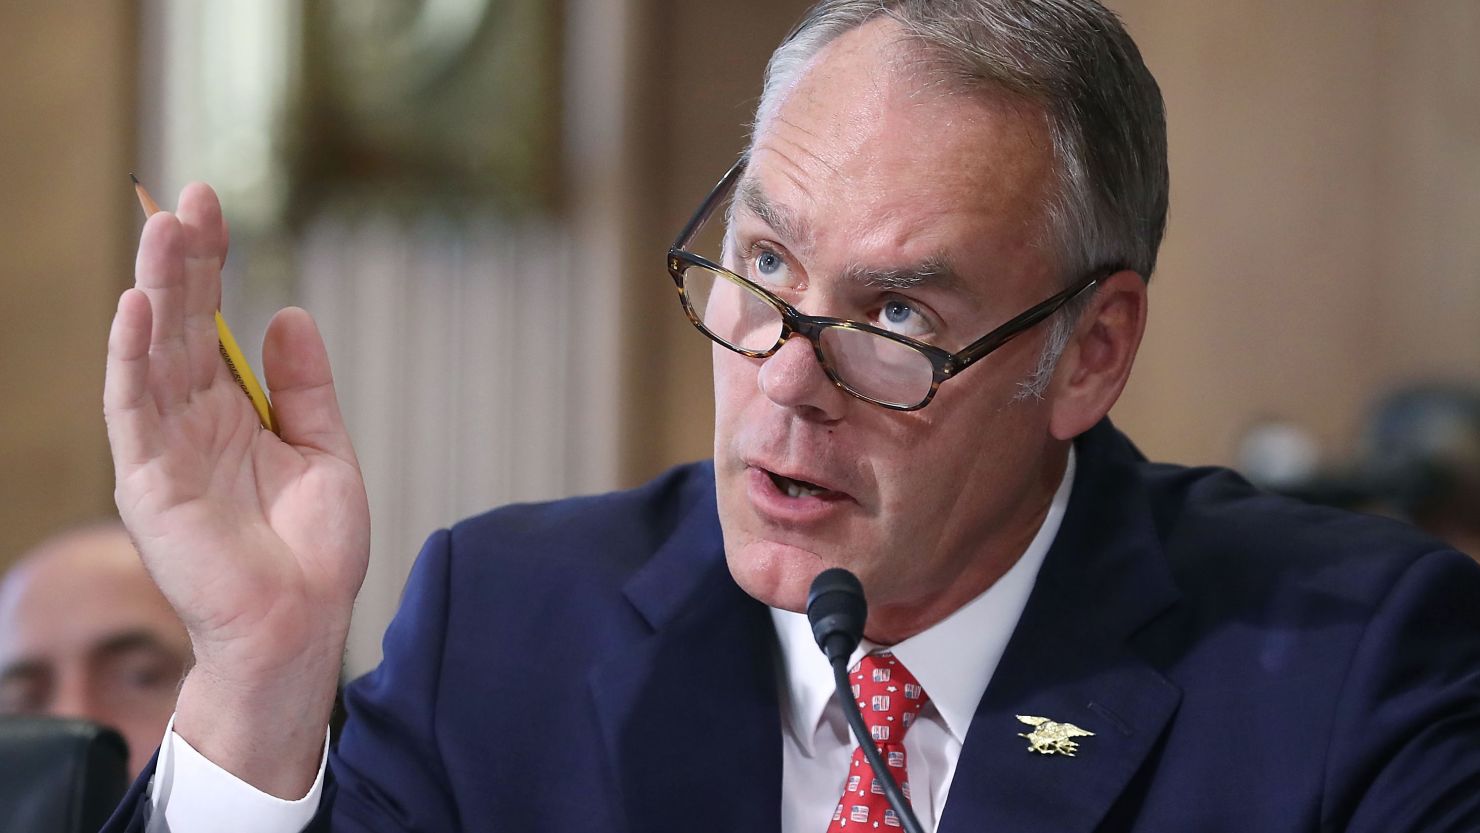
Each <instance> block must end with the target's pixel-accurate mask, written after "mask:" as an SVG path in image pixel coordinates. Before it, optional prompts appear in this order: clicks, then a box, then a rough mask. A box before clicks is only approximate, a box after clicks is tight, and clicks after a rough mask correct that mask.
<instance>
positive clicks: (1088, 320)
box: [1049, 270, 1146, 440]
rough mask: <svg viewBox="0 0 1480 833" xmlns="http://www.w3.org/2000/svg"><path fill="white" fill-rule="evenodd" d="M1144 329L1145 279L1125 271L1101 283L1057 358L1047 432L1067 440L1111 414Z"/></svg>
mask: <svg viewBox="0 0 1480 833" xmlns="http://www.w3.org/2000/svg"><path fill="white" fill-rule="evenodd" d="M1145 331H1146V282H1145V281H1144V280H1142V279H1141V276H1140V275H1138V274H1136V273H1135V272H1131V271H1129V270H1122V271H1120V272H1116V273H1115V274H1113V275H1111V276H1110V277H1108V278H1105V279H1104V280H1102V281H1100V283H1099V285H1098V286H1097V287H1096V291H1095V294H1094V296H1093V297H1092V298H1091V299H1090V302H1089V306H1088V307H1087V308H1086V309H1085V311H1084V312H1083V314H1081V315H1080V318H1079V323H1078V325H1077V326H1075V328H1074V335H1073V337H1071V338H1070V339H1069V343H1068V344H1067V345H1065V347H1064V353H1063V355H1062V356H1060V357H1059V363H1058V368H1057V369H1056V370H1055V371H1054V375H1053V382H1052V383H1051V385H1050V397H1049V401H1050V406H1049V407H1050V411H1049V431H1050V433H1052V434H1053V436H1054V438H1055V439H1059V440H1070V439H1073V438H1074V437H1077V436H1079V435H1080V434H1082V433H1084V432H1085V431H1088V430H1089V429H1090V428H1091V427H1093V426H1094V424H1095V423H1097V422H1099V421H1100V420H1101V419H1103V418H1104V416H1105V414H1107V413H1109V412H1110V406H1111V405H1114V404H1115V400H1117V399H1119V398H1120V392H1121V391H1122V390H1124V389H1125V382H1126V379H1128V378H1130V375H1131V365H1132V363H1134V362H1135V359H1136V350H1137V349H1139V348H1140V346H1141V335H1142V334H1143V333H1144V332H1145Z"/></svg>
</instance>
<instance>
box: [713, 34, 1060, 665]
mask: <svg viewBox="0 0 1480 833" xmlns="http://www.w3.org/2000/svg"><path fill="white" fill-rule="evenodd" d="M912 49H913V47H911V46H910V45H909V44H908V42H906V41H903V40H901V38H900V32H899V30H898V28H897V27H896V25H895V24H893V23H892V22H889V21H884V20H880V21H876V22H873V23H870V24H866V25H865V26H863V27H860V28H858V29H856V30H853V31H852V32H850V33H848V34H846V35H844V36H843V37H841V38H839V39H838V40H837V41H834V42H833V43H832V44H830V45H829V46H828V47H827V48H826V49H825V50H824V51H823V52H822V53H821V55H820V56H819V57H818V58H817V60H816V61H815V62H814V63H813V65H812V66H811V68H810V69H808V70H807V71H806V72H805V74H804V75H803V77H802V79H801V81H800V82H799V83H798V85H797V86H796V87H795V88H794V89H793V90H792V91H791V92H790V93H789V94H788V95H787V96H786V98H785V100H784V102H783V104H782V105H781V107H780V108H779V110H778V111H777V113H776V115H775V117H774V118H773V119H772V120H770V121H769V122H768V123H766V124H764V125H762V126H761V130H760V132H759V135H758V137H757V140H756V143H755V146H754V147H753V149H752V154H751V159H750V162H749V165H748V168H747V170H746V173H745V176H744V179H743V180H742V181H741V183H740V185H739V187H738V188H737V191H736V194H737V196H736V205H735V208H734V222H733V224H732V226H731V227H730V229H729V232H728V238H727V245H726V258H727V263H726V265H727V266H729V267H730V268H731V269H733V270H734V271H736V272H738V273H740V274H741V275H744V276H746V277H748V278H750V279H751V280H753V281H755V282H757V283H759V284H761V285H763V286H766V287H768V288H770V289H771V290H773V291H774V292H776V294H778V295H780V296H781V297H782V298H784V299H786V300H787V301H789V302H790V303H791V304H793V305H794V306H795V307H797V308H798V309H799V310H801V311H802V312H804V313H809V314H813V315H827V316H834V317H838V318H849V319H854V320H859V321H865V322H868V323H871V324H874V325H876V326H881V327H886V328H888V329H892V330H895V331H897V332H900V333H903V334H905V335H909V336H912V337H916V338H919V339H921V340H923V341H927V342H930V343H932V344H935V345H938V346H940V347H943V348H945V349H947V350H950V351H952V352H954V351H957V350H960V349H961V348H962V347H964V346H966V345H967V344H969V343H970V342H971V341H973V340H975V339H977V338H978V337H980V336H982V335H984V334H985V333H987V332H988V331H990V330H991V329H992V328H994V327H996V326H997V325H999V324H1002V323H1004V322H1005V321H1007V320H1008V319H1010V318H1011V317H1012V316H1014V315H1016V314H1017V313H1019V312H1021V311H1023V310H1024V309H1026V308H1028V307H1029V306H1032V305H1033V304H1035V303H1037V302H1039V301H1041V300H1043V299H1044V298H1046V297H1048V296H1049V295H1051V294H1052V293H1053V292H1055V291H1057V290H1058V289H1059V288H1060V287H1061V284H1060V282H1059V280H1060V276H1059V275H1058V274H1057V272H1056V271H1055V267H1054V261H1053V256H1052V253H1051V251H1050V250H1049V248H1048V246H1047V244H1046V242H1045V236H1044V234H1043V230H1044V228H1045V222H1046V221H1045V210H1044V206H1045V195H1046V193H1048V189H1049V187H1050V183H1051V177H1052V168H1051V160H1052V156H1051V145H1050V140H1049V136H1048V132H1047V128H1046V124H1045V122H1044V120H1043V119H1042V116H1041V114H1040V113H1038V112H1036V111H1034V110H1033V109H1032V108H1028V107H1025V106H1022V105H1014V104H1012V103H1009V102H1006V101H988V100H984V99H983V98H980V97H976V96H968V95H964V94H959V93H956V92H953V91H949V90H947V89H946V88H944V87H943V86H942V85H940V84H937V83H932V82H931V80H930V79H929V78H928V77H927V76H925V75H923V74H919V73H918V72H917V70H915V69H912V68H911V67H912V64H911V61H912V59H914V60H915V62H916V65H918V58H919V55H918V52H917V51H916V52H915V53H914V54H913V55H912V54H911V50H912ZM870 275H871V276H872V278H869V277H865V276H870ZM1046 331H1047V329H1046V327H1039V328H1036V329H1034V330H1032V331H1030V332H1029V333H1027V334H1025V335H1024V336H1023V337H1021V338H1019V339H1017V340H1015V341H1013V342H1011V343H1009V344H1008V345H1007V346H1005V347H1003V348H1002V349H1000V350H999V351H997V352H995V353H993V354H992V355H991V356H990V357H988V358H987V359H985V360H983V361H982V362H980V363H979V364H977V365H975V366H973V367H972V368H971V369H970V370H968V371H967V372H966V373H965V374H964V375H963V376H962V377H961V378H960V379H957V380H954V381H951V382H949V383H948V384H945V385H944V386H942V387H941V389H940V391H939V393H938V394H937V395H936V397H935V399H934V400H933V401H932V402H931V404H930V405H928V406H927V407H926V408H924V409H923V410H920V411H915V412H907V413H906V412H895V411H889V410H886V409H884V408H881V407H879V406H877V405H873V404H870V403H867V402H864V401H862V400H859V399H856V398H854V397H852V396H850V395H848V394H847V393H845V392H843V391H841V390H839V389H838V388H836V387H835V386H833V385H832V384H831V382H830V381H829V380H828V379H827V378H826V377H825V376H824V374H823V371H822V368H821V367H820V366H819V364H818V362H817V360H816V358H815V356H814V354H813V351H812V348H811V345H810V344H808V343H806V341H805V339H801V338H792V339H791V340H790V341H788V342H787V343H786V344H785V346H783V347H782V348H781V350H780V351H779V352H777V353H776V354H775V355H773V356H771V357H770V358H768V359H764V360H755V359H749V358H746V357H744V356H741V355H739V354H736V353H733V352H731V351H729V350H726V349H724V348H722V347H719V346H716V347H715V348H714V371H715V400H716V401H715V405H716V409H715V410H716V424H715V449H714V451H715V467H716V474H717V478H718V495H719V510H720V521H721V524H722V526H723V529H724V537H725V548H726V555H727V558H728V561H729V564H730V569H731V571H732V573H733V574H734V575H735V577H736V580H737V581H738V582H739V583H740V584H741V586H742V587H744V588H745V589H746V591H747V592H749V593H750V594H751V595H753V596H755V597H756V598H758V599H760V600H762V601H764V602H766V603H768V604H771V605H774V606H778V607H784V608H788V609H792V610H801V609H802V608H803V607H804V605H805V599H806V592H807V587H808V585H809V584H810V582H811V580H812V578H813V577H814V576H816V574H817V573H818V572H819V571H820V570H822V569H824V568H826V567H830V566H842V567H846V568H848V569H850V570H852V571H853V572H854V573H856V574H857V575H858V576H859V578H860V579H861V580H862V581H863V584H864V588H865V590H866V592H867V594H868V596H869V601H870V624H869V630H868V633H869V636H870V637H872V638H874V639H877V640H880V641H894V640H897V639H899V638H903V637H905V636H908V635H910V634H911V633H913V632H916V631H918V630H920V629H922V628H923V627H926V626H928V625H929V624H932V623H933V621H935V620H938V619H939V618H940V617H942V616H944V615H946V614H947V613H949V612H950V611H951V610H954V609H955V607H957V606H959V605H960V604H962V603H964V602H965V601H967V600H969V599H970V598H971V597H972V596H975V595H976V594H977V593H980V592H981V591H982V590H984V589H985V588H986V587H987V586H989V585H990V584H991V583H992V582H993V581H995V580H996V578H997V577H998V576H1000V575H1001V573H1002V572H1004V571H1005V570H1006V569H1007V568H1008V567H1010V566H1011V564H1012V563H1013V561H1014V560H1015V559H1016V557H1017V555H1018V554H1020V553H1021V551H1022V549H1023V548H1024V547H1025V546H1026V545H1027V543H1028V542H1029V541H1030V540H1031V539H1032V536H1033V534H1034V533H1035V532H1036V530H1037V528H1038V526H1039V523H1040V522H1041V520H1042V517H1043V515H1044V513H1045V511H1046V509H1047V506H1048V503H1049V500H1050V498H1051V496H1052V493H1053V491H1054V489H1055V488H1056V486H1057V485H1058V482H1059V479H1060V477H1061V475H1062V471H1063V469H1062V466H1063V458H1064V453H1065V451H1064V445H1063V444H1062V443H1059V442H1056V441H1054V440H1053V439H1052V438H1051V436H1050V435H1049V431H1048V408H1049V404H1050V403H1049V402H1046V401H1040V400H1035V399H1032V398H1027V399H1021V398H1019V397H1018V394H1019V392H1020V388H1019V383H1020V382H1022V381H1023V380H1024V379H1026V378H1028V377H1029V376H1030V375H1031V373H1032V371H1033V370H1034V368H1035V367H1036V363H1037V359H1038V356H1039V354H1040V351H1041V350H1042V348H1043V344H1044V333H1045V332H1046ZM787 478H790V479H793V480H800V481H805V482H807V483H810V484H814V485H817V486H821V487H825V489H826V491H825V492H824V493H822V494H820V495H811V494H802V495H801V496H790V495H789V494H788V487H789V485H790V484H789V483H788V481H787Z"/></svg>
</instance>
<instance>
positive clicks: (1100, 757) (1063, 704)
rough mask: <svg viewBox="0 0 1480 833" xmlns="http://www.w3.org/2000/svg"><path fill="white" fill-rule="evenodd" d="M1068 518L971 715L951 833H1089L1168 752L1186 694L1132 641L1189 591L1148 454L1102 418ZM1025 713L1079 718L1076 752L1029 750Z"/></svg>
mask: <svg viewBox="0 0 1480 833" xmlns="http://www.w3.org/2000/svg"><path fill="white" fill-rule="evenodd" d="M1077 454H1078V467H1079V468H1078V472H1077V473H1076V476H1075V484H1074V492H1073V496H1072V497H1071V499H1070V504H1069V508H1068V511H1067V512H1066V514H1065V517H1064V522H1063V526H1062V528H1061V530H1060V533H1059V535H1058V537H1057V539H1056V540H1055V542H1054V545H1053V548H1052V549H1051V550H1050V551H1049V554H1048V557H1047V558H1046V559H1045V561H1044V565H1043V569H1042V570H1041V571H1040V572H1039V576H1038V580H1037V582H1036V584H1035V585H1034V589H1033V593H1032V595H1031V596H1030V597H1029V600H1028V605H1027V607H1026V609H1025V610H1024V611H1023V618H1022V620H1021V622H1020V623H1019V625H1018V627H1017V629H1016V631H1014V634H1013V637H1012V641H1011V642H1010V643H1009V644H1008V647H1007V650H1006V652H1005V653H1004V654H1003V657H1002V661H1001V663H1000V664H999V665H998V668H997V671H996V673H995V674H994V675H993V678H992V682H991V684H990V685H989V686H988V687H987V690H986V693H985V694H984V695H983V697H982V701H981V703H980V704H979V705H978V707H977V711H976V714H975V716H974V717H973V718H972V723H971V728H970V730H969V732H968V733H967V737H966V742H965V745H964V747H963V749H962V752H961V758H960V761H959V762H958V764H957V768H956V774H955V777H954V779H953V781H952V786H951V790H950V795H949V796H948V798H947V801H946V805H945V810H944V814H943V816H942V818H941V823H940V826H939V831H940V833H964V831H967V830H979V829H982V828H984V827H986V828H990V829H993V830H1000V831H1004V833H1008V832H1009V831H1018V830H1054V831H1060V832H1061V833H1085V832H1086V831H1091V830H1094V829H1095V828H1096V827H1097V826H1098V825H1099V824H1100V823H1101V821H1102V820H1103V819H1104V818H1105V815H1106V813H1107V812H1108V811H1109V809H1110V807H1111V806H1112V805H1113V804H1114V802H1115V800H1116V798H1117V797H1118V796H1119V795H1120V794H1121V793H1122V792H1123V791H1124V790H1125V788H1126V786H1127V784H1128V783H1129V782H1130V780H1131V778H1132V776H1134V775H1135V773H1136V772H1137V770H1139V769H1140V768H1141V766H1142V764H1143V763H1144V761H1145V760H1146V757H1147V756H1148V755H1149V754H1150V753H1151V751H1152V750H1153V749H1154V748H1155V746H1156V743H1157V740H1158V739H1159V738H1160V736H1161V734H1162V732H1163V730H1164V728H1165V727H1166V724H1167V722H1168V721H1169V720H1170V719H1171V717H1172V715H1173V714H1174V713H1175V711H1176V708H1177V704H1178V703H1179V702H1180V699H1181V692H1180V690H1178V689H1177V688H1176V687H1175V686H1174V685H1172V684H1171V683H1170V682H1169V681H1167V680H1166V678H1165V677H1163V676H1162V675H1161V674H1160V673H1159V672H1157V671H1156V670H1155V669H1154V668H1153V667H1151V666H1150V665H1148V664H1147V663H1146V662H1144V661H1143V660H1142V659H1141V658H1140V657H1138V656H1137V655H1136V654H1135V653H1134V652H1133V650H1132V649H1131V647H1130V644H1129V640H1130V638H1131V637H1132V635H1133V634H1134V633H1135V632H1136V631H1138V630H1139V629H1141V628H1142V626H1144V625H1146V624H1147V623H1148V622H1150V621H1151V620H1152V619H1153V618H1154V617H1155V616H1156V615H1157V614H1158V613H1160V612H1161V611H1163V610H1165V609H1166V608H1167V607H1168V606H1170V605H1171V604H1172V603H1174V602H1175V601H1176V599H1177V597H1178V594H1177V592H1176V590H1175V587H1174V585H1173V584H1172V581H1171V577H1170V575H1169V573H1168V572H1167V569H1166V566H1165V563H1164V561H1163V560H1162V556H1161V546H1160V542H1159V539H1158V536H1157V534H1156V530H1155V527H1154V524H1153V517H1152V513H1151V507H1150V503H1149V500H1148V498H1147V495H1146V493H1145V491H1144V489H1143V487H1142V485H1141V482H1140V479H1139V477H1138V476H1137V475H1136V473H1135V472H1134V470H1133V468H1132V464H1133V463H1134V462H1135V461H1136V459H1137V458H1138V456H1139V455H1138V453H1137V452H1136V451H1135V449H1134V448H1133V447H1131V446H1130V443H1129V442H1128V441H1127V440H1125V438H1124V437H1122V436H1121V435H1120V434H1119V433H1117V432H1116V431H1115V430H1114V429H1113V428H1111V427H1110V425H1109V423H1108V422H1103V423H1101V424H1100V425H1099V426H1097V427H1096V428H1095V429H1093V430H1092V431H1090V432H1089V433H1087V434H1086V435H1085V436H1084V438H1083V439H1082V441H1081V442H1080V443H1079V444H1078V447H1077ZM1018 715H1024V716H1034V717H1045V718H1048V719H1049V720H1052V721H1055V722H1059V723H1071V724H1074V725H1075V726H1078V727H1080V728H1082V729H1085V730H1087V731H1090V732H1093V733H1094V736H1093V737H1081V738H1077V740H1078V742H1079V750H1078V753H1077V755H1076V756H1075V757H1068V756H1065V755H1062V754H1053V755H1044V754H1039V753H1037V752H1033V751H1030V749H1029V743H1028V741H1027V740H1025V739H1023V738H1021V737H1018V735H1019V734H1020V733H1022V734H1027V733H1030V732H1032V731H1033V729H1032V727H1030V726H1027V725H1024V724H1023V723H1022V722H1020V721H1019V720H1018Z"/></svg>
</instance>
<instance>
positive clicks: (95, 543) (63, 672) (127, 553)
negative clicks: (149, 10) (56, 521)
mask: <svg viewBox="0 0 1480 833" xmlns="http://www.w3.org/2000/svg"><path fill="white" fill-rule="evenodd" d="M189 657H190V644H189V638H188V637H187V636H186V634H185V629H184V627H183V626H181V624H180V622H179V620H178V619H176V618H175V615H174V612H173V611H172V610H171V609H170V607H169V604H168V603H167V602H166V601H165V600H164V597H163V596H161V595H160V593H159V591H158V590H157V589H156V588H155V587H154V585H153V583H152V582H150V580H149V576H148V574H147V573H145V571H144V568H143V567H142V566H141V565H140V563H139V559H138V556H137V555H136V554H135V553H134V550H133V547H132V546H131V545H130V543H129V541H128V538H127V536H126V535H125V534H124V533H123V532H122V530H121V529H117V528H110V529H105V530H90V531H85V532H79V533H75V534H72V535H69V536H67V537H65V538H62V539H58V540H57V541H55V542H54V543H52V544H51V545H48V546H46V547H45V548H43V549H41V550H38V551H37V552H36V554H35V555H34V556H32V557H30V558H28V559H26V560H25V561H24V562H23V563H22V564H20V565H19V566H18V567H17V568H16V569H15V571H14V572H12V573H11V574H9V575H7V576H6V577H5V580H4V582H3V583H0V713H5V714H34V715H50V716H54V717H80V718H85V719H88V720H92V721H95V722H97V723H101V724H103V725H105V726H110V727H112V728H114V729H117V730H118V732H119V733H120V734H122V735H123V737H124V739H125V740H126V741H128V746H129V767H130V772H132V773H138V772H139V770H141V769H142V768H143V766H144V764H145V763H147V762H148V761H149V756H150V755H151V754H153V752H154V748H155V747H156V746H158V745H159V741H160V738H161V737H162V736H163V735H164V727H165V725H166V724H167V723H168V722H169V719H170V713H171V712H173V711H174V707H175V695H176V692H177V690H178V687H179V683H180V678H181V677H182V676H184V672H185V667H186V665H187V663H188V661H189Z"/></svg>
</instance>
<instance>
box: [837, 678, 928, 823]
mask: <svg viewBox="0 0 1480 833" xmlns="http://www.w3.org/2000/svg"><path fill="white" fill-rule="evenodd" d="M850 673H851V674H852V676H853V697H854V698H855V700H856V702H857V703H858V708H859V710H860V711H862V712H863V722H864V725H866V726H868V729H869V733H870V734H872V735H873V738H874V741H875V742H876V745H877V746H878V747H879V755H880V757H882V758H883V759H884V763H885V764H886V765H887V766H888V767H889V772H890V774H891V775H893V776H894V780H896V781H898V782H899V789H900V791H901V792H903V793H904V796H905V798H906V799H908V798H909V796H910V783H909V775H908V772H907V770H906V766H905V757H904V733H905V732H906V731H908V730H909V728H910V724H912V723H914V722H915V715H917V714H919V713H920V709H922V708H924V707H925V704H926V703H927V702H929V701H930V698H929V697H926V696H925V690H924V689H923V688H921V687H920V682H919V681H918V680H916V679H915V676H914V675H913V674H911V673H910V672H909V671H907V670H905V667H904V665H903V664H902V663H900V661H899V660H897V659H895V658H894V655H893V654H889V653H883V654H868V655H866V656H865V657H864V658H863V659H862V660H859V662H858V664H857V665H855V666H853V670H852V671H851V672H850ZM899 826H900V823H899V818H898V816H896V815H895V814H894V811H893V810H892V809H890V808H889V799H888V798H885V797H884V785H883V783H881V782H880V781H879V780H878V779H876V778H874V772H873V769H872V768H870V767H869V764H868V759H867V758H865V757H863V750H862V749H859V748H856V747H855V748H854V750H853V761H852V763H851V764H850V765H849V767H848V778H847V780H845V781H844V782H843V798H842V800H841V801H839V802H838V807H837V809H836V810H833V817H832V823H831V824H829V825H828V826H827V831H828V833H839V831H847V830H855V831H856V830H874V829H875V828H878V829H883V828H886V827H899Z"/></svg>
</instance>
